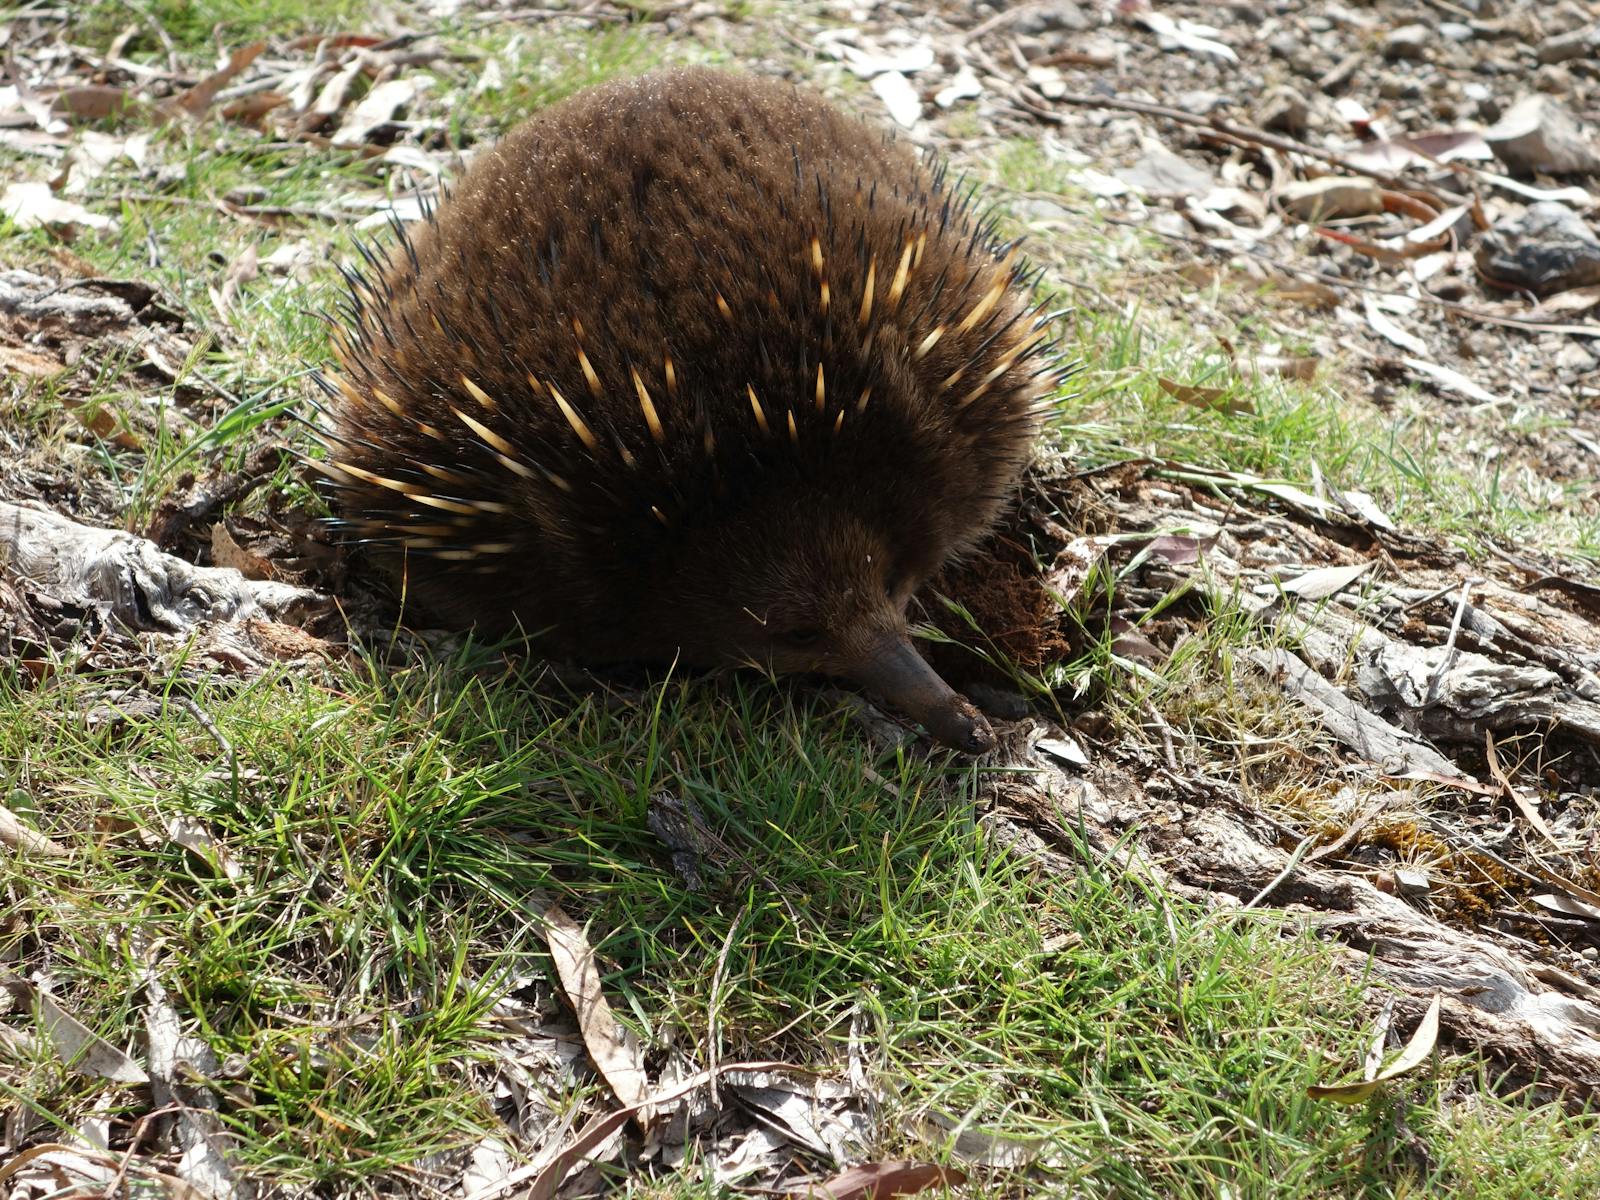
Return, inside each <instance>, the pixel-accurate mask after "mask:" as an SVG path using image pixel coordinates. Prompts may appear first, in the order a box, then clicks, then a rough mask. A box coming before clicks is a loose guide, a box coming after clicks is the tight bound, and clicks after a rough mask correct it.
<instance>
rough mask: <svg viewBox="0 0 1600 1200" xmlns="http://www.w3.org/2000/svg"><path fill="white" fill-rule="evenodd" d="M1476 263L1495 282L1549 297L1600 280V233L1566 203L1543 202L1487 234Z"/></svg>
mask: <svg viewBox="0 0 1600 1200" xmlns="http://www.w3.org/2000/svg"><path fill="white" fill-rule="evenodd" d="M1473 261H1474V262H1475V263H1476V264H1477V267H1478V271H1479V272H1480V273H1481V274H1482V275H1483V276H1484V278H1486V279H1488V280H1490V281H1491V282H1493V283H1497V284H1499V285H1500V286H1502V287H1511V288H1522V289H1524V290H1526V291H1530V292H1533V293H1534V294H1535V295H1537V296H1549V295H1551V294H1553V293H1555V292H1565V291H1569V290H1570V289H1572V288H1579V287H1588V286H1590V285H1591V284H1596V283H1600V237H1597V236H1596V235H1595V232H1594V230H1593V229H1591V228H1589V226H1588V224H1587V223H1586V222H1585V221H1584V219H1583V218H1582V217H1580V216H1579V215H1578V214H1577V213H1575V212H1573V211H1572V210H1571V209H1570V208H1568V207H1567V206H1566V205H1564V204H1557V203H1556V202H1555V201H1553V200H1541V201H1540V202H1539V203H1538V204H1533V205H1530V206H1529V207H1528V210H1527V211H1526V212H1524V213H1523V214H1522V215H1521V216H1519V217H1515V218H1513V219H1511V220H1509V221H1503V222H1501V223H1500V224H1499V225H1496V226H1495V227H1494V228H1493V229H1491V230H1490V231H1489V232H1488V233H1486V234H1484V236H1483V240H1482V241H1481V242H1480V243H1479V244H1478V248H1477V250H1476V251H1475V252H1474V254H1473Z"/></svg>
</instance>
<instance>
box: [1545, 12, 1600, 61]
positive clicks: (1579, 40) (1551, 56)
mask: <svg viewBox="0 0 1600 1200" xmlns="http://www.w3.org/2000/svg"><path fill="white" fill-rule="evenodd" d="M1595 54H1600V21H1597V22H1595V23H1594V24H1593V25H1586V26H1584V27H1583V28H1582V29H1574V30H1573V31H1572V32H1571V33H1562V34H1557V35H1556V36H1555V37H1549V38H1545V40H1544V41H1542V42H1540V43H1539V49H1538V51H1537V52H1536V56H1537V58H1538V59H1539V61H1540V62H1541V63H1564V62H1570V61H1572V60H1573V59H1575V58H1589V57H1591V56H1592V55H1595Z"/></svg>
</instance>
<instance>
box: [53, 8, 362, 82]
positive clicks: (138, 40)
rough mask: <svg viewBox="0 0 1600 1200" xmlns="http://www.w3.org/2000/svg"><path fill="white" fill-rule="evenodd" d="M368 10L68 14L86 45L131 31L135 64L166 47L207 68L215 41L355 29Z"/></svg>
mask: <svg viewBox="0 0 1600 1200" xmlns="http://www.w3.org/2000/svg"><path fill="white" fill-rule="evenodd" d="M372 8H373V5H372V2H371V0H318V3H316V4H308V3H306V0H81V2H80V3H77V4H74V5H73V6H72V8H71V11H72V21H73V25H74V28H75V30H76V31H77V32H78V33H79V34H80V35H81V36H82V37H83V38H84V40H85V41H87V42H88V43H89V44H91V45H94V44H96V43H100V42H106V43H109V42H110V40H111V39H112V38H114V37H116V36H117V34H118V33H120V32H121V31H122V30H123V29H124V28H126V27H127V26H129V25H137V26H139V32H138V33H137V34H136V35H135V37H134V38H133V39H132V40H131V41H130V42H129V43H128V51H129V54H130V57H132V58H134V59H135V60H141V59H147V58H151V57H154V56H155V55H156V54H158V53H164V51H165V46H166V41H170V42H171V43H172V45H173V46H174V47H175V48H176V49H178V50H181V51H187V52H190V53H194V54H197V55H199V61H200V64H201V65H202V66H203V67H206V68H209V67H210V66H211V65H212V64H211V63H210V62H209V61H208V60H207V59H206V57H205V56H206V54H207V53H208V52H209V51H211V50H212V49H213V47H214V46H215V39H216V38H217V37H219V36H220V37H222V38H223V39H225V40H226V41H227V42H228V43H229V44H230V45H238V44H240V43H242V42H244V41H247V40H251V39H255V38H262V37H272V36H278V35H285V34H288V35H298V34H304V33H314V32H328V33H331V32H337V31H340V30H343V29H344V28H346V27H347V26H348V27H353V28H356V29H359V28H360V23H361V22H362V21H363V20H364V19H366V17H367V16H368V14H369V13H370V12H371V11H372ZM158 31H159V32H158ZM163 33H164V34H165V35H166V41H164V40H163V39H162V38H161V36H160V35H161V34H163Z"/></svg>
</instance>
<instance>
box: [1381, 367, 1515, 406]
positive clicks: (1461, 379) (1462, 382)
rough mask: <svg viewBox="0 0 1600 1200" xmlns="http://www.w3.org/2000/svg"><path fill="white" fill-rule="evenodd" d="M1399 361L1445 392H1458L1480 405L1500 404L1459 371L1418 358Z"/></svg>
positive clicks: (1497, 398) (1495, 398) (1493, 396)
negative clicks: (1424, 376)
mask: <svg viewBox="0 0 1600 1200" xmlns="http://www.w3.org/2000/svg"><path fill="white" fill-rule="evenodd" d="M1400 361H1401V362H1402V363H1404V364H1405V365H1406V366H1408V367H1410V368H1411V369H1412V370H1413V371H1415V372H1417V373H1418V374H1419V375H1426V376H1427V377H1428V378H1429V379H1431V380H1433V382H1434V383H1436V384H1438V385H1439V386H1440V387H1442V388H1444V389H1445V390H1446V391H1450V392H1459V393H1460V394H1461V395H1463V396H1465V397H1467V399H1469V400H1476V401H1478V402H1479V403H1480V404H1498V403H1499V402H1500V398H1499V397H1498V396H1495V395H1494V394H1493V393H1490V392H1486V391H1484V390H1483V389H1482V388H1481V387H1479V386H1478V385H1477V384H1475V383H1473V382H1472V380H1470V379H1468V378H1467V377H1466V376H1465V375H1463V374H1462V373H1461V372H1460V371H1452V370H1451V369H1450V368H1449V367H1441V366H1440V365H1439V364H1438V363H1431V362H1425V361H1423V360H1422V359H1419V358H1402V359H1401V360H1400Z"/></svg>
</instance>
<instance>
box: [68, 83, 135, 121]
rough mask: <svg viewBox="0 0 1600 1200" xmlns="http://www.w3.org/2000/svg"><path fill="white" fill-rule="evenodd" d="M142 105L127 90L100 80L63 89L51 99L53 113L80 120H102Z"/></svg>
mask: <svg viewBox="0 0 1600 1200" xmlns="http://www.w3.org/2000/svg"><path fill="white" fill-rule="evenodd" d="M143 106H144V105H143V101H141V100H140V99H139V98H138V97H137V96H134V95H131V94H130V93H129V92H128V91H127V89H125V88H120V87H110V86H108V85H106V84H100V83H91V84H84V85H82V86H80V87H69V88H63V89H62V90H61V91H59V92H57V93H56V94H55V95H54V96H52V97H51V98H50V112H51V114H52V115H54V116H58V117H68V118H72V119H75V120H79V121H105V120H109V119H111V118H112V117H118V116H121V115H122V114H123V113H125V112H128V111H130V110H132V109H135V108H142V107H143Z"/></svg>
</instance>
